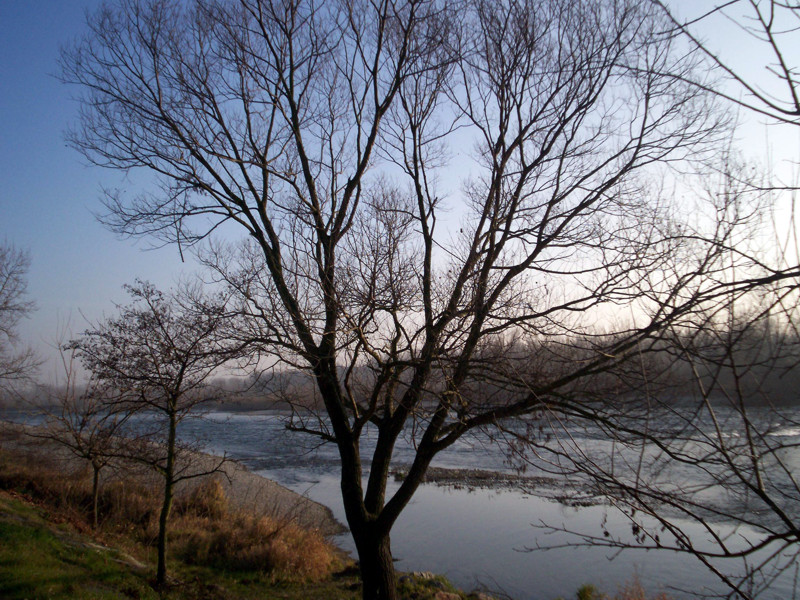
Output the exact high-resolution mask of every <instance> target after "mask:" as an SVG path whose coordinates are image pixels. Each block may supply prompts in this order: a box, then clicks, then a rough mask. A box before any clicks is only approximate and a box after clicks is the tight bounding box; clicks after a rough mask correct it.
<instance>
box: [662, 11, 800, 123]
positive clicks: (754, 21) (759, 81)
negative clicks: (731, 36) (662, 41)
mask: <svg viewBox="0 0 800 600" xmlns="http://www.w3.org/2000/svg"><path fill="white" fill-rule="evenodd" d="M650 1H651V2H653V3H654V4H655V5H657V6H658V7H659V8H660V9H661V10H662V11H663V12H664V14H665V15H667V17H668V19H669V21H670V22H671V25H672V27H671V28H669V29H666V30H665V31H664V32H663V33H664V34H666V35H671V34H678V35H679V36H681V37H683V38H685V39H687V40H688V41H689V42H690V43H691V44H692V46H693V47H694V48H696V49H697V50H699V51H700V52H702V53H703V54H704V55H705V56H706V57H707V58H708V59H709V60H710V61H711V62H712V63H713V64H714V65H716V66H717V67H718V68H719V70H720V71H721V72H722V73H724V74H725V78H724V80H725V81H726V82H727V83H729V84H732V85H728V86H723V85H708V82H701V81H697V80H691V79H690V80H689V81H692V82H693V83H694V84H696V85H700V86H702V87H704V88H705V89H706V90H707V91H710V92H712V93H715V94H718V95H720V96H722V97H724V98H725V99H726V100H729V101H730V102H733V103H734V104H737V105H739V106H742V107H744V108H746V109H747V110H748V111H753V112H755V113H758V114H760V115H764V116H766V117H768V118H769V119H770V120H773V121H777V122H783V123H788V124H794V125H797V124H799V123H800V72H799V71H798V65H797V64H796V63H795V62H794V56H795V54H796V51H795V48H796V47H797V44H798V41H800V40H799V38H800V36H798V31H800V3H798V2H796V1H795V0H728V1H726V2H708V3H703V4H701V3H698V4H697V5H696V8H699V11H698V12H697V14H694V15H692V16H690V17H685V16H678V15H677V13H676V12H675V11H674V10H672V8H671V6H670V3H669V2H664V1H662V0H650ZM715 18H717V19H718V18H723V19H726V20H728V21H729V22H731V23H733V24H734V25H735V26H736V28H737V29H738V31H739V32H740V33H741V35H742V37H743V39H744V40H747V41H748V42H755V45H756V47H758V48H759V49H763V50H765V51H766V55H767V56H768V57H769V58H768V62H767V63H766V64H764V65H762V66H763V70H761V72H759V73H754V72H752V71H748V70H747V69H746V68H744V67H743V66H742V65H737V64H736V61H735V60H733V57H729V56H725V55H724V54H723V53H721V52H720V50H718V49H714V48H713V47H712V45H711V43H709V41H708V39H707V38H708V35H705V36H704V35H703V34H702V33H701V28H702V27H703V26H707V25H708V24H709V22H712V21H713V19H715ZM678 76H679V77H680V76H681V75H678Z"/></svg>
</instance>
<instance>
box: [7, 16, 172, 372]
mask: <svg viewBox="0 0 800 600" xmlns="http://www.w3.org/2000/svg"><path fill="white" fill-rule="evenodd" d="M99 4H100V2H99V1H97V0H0V119H1V120H2V135H0V179H1V180H2V186H0V240H5V241H7V242H9V243H11V244H13V245H15V246H16V247H18V248H22V249H27V250H28V251H29V252H30V255H31V259H32V263H31V268H30V272H29V279H28V282H29V284H28V291H29V295H30V297H31V298H32V299H33V300H35V302H36V304H37V306H38V310H37V311H36V312H35V313H34V314H33V315H32V316H31V318H30V319H27V320H26V321H24V322H23V323H22V326H21V328H20V334H21V337H22V339H23V340H25V341H26V342H27V343H29V344H31V345H33V346H34V347H36V348H37V349H41V350H42V351H43V352H45V353H47V352H48V346H49V345H50V344H53V343H55V338H56V335H57V333H56V332H57V330H58V328H59V327H62V328H63V327H64V325H65V324H66V323H67V322H68V321H71V325H72V329H73V331H74V332H75V333H78V332H80V331H82V330H83V329H85V328H86V321H85V319H84V317H83V316H81V313H83V314H84V315H85V316H86V317H89V318H91V319H96V318H98V317H101V316H102V315H103V314H104V313H105V314H111V313H113V310H114V306H113V304H112V300H114V301H116V302H124V301H125V300H126V296H125V294H124V292H123V291H122V285H123V284H124V283H128V282H132V281H133V279H134V278H136V277H140V278H145V279H149V280H151V281H153V282H154V283H156V284H157V285H159V286H164V287H168V286H169V285H171V283H172V282H173V280H174V277H175V276H176V275H177V274H178V273H179V272H180V271H181V270H182V265H181V264H180V260H179V257H178V254H177V251H176V249H174V248H166V249H162V250H151V251H144V249H145V248H146V247H147V244H146V241H145V240H139V241H138V242H134V241H133V240H120V239H118V238H116V237H115V236H114V235H113V234H112V233H110V232H109V231H107V230H106V229H104V228H103V226H102V225H100V224H99V223H98V222H97V220H96V219H95V218H94V217H93V212H97V211H99V210H100V209H101V205H100V202H99V197H100V186H101V185H103V184H105V185H111V186H124V185H125V184H126V183H127V182H126V181H125V180H124V179H123V178H122V176H121V174H120V173H116V172H109V171H105V170H104V169H100V168H94V167H90V166H87V165H86V164H85V161H84V159H83V158H82V157H81V156H80V155H79V154H78V153H77V152H76V151H74V150H72V149H70V148H68V147H67V146H66V144H65V142H64V132H65V131H66V129H67V128H68V127H69V125H70V123H72V122H73V121H74V119H75V115H76V111H77V104H76V103H75V102H74V101H73V100H72V95H73V94H74V92H75V90H72V89H70V88H69V87H68V86H66V85H64V84H62V83H61V82H59V81H58V80H57V79H56V77H55V75H56V74H57V72H58V65H57V60H58V55H59V49H60V47H61V46H62V45H64V44H66V43H69V42H70V41H71V40H73V39H74V38H75V37H76V36H78V35H79V34H80V33H81V32H82V31H83V30H84V26H85V11H86V10H87V9H89V10H92V9H94V8H95V7H97V6H98V5H99ZM49 354H52V353H49ZM43 375H47V373H43Z"/></svg>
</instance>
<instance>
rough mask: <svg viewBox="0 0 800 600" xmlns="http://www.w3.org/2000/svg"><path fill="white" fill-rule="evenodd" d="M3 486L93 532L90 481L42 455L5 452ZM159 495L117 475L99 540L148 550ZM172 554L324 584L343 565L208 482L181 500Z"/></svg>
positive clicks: (105, 502) (106, 496)
mask: <svg viewBox="0 0 800 600" xmlns="http://www.w3.org/2000/svg"><path fill="white" fill-rule="evenodd" d="M0 488H2V489H8V490H14V491H16V492H18V493H22V494H24V495H25V496H27V497H28V498H29V499H31V500H33V501H34V502H36V503H37V504H39V505H42V506H45V507H46V508H47V510H48V511H49V512H50V513H51V517H52V518H54V519H55V520H60V521H68V522H70V523H72V524H73V525H74V526H75V527H76V528H77V529H78V530H79V531H86V530H89V529H91V526H90V522H91V477H90V475H89V473H88V472H75V471H68V470H65V469H64V467H63V465H59V464H49V463H48V462H47V461H45V460H42V457H40V456H38V457H31V456H30V455H27V454H23V453H13V454H12V453H10V452H8V451H2V452H0ZM159 498H160V491H159V490H157V489H152V488H148V487H146V486H145V485H143V484H141V483H139V482H138V481H136V480H135V479H134V478H127V479H126V478H123V477H116V478H114V480H112V481H110V482H107V483H106V484H105V485H104V486H103V487H102V489H101V495H100V522H101V525H100V531H99V532H98V533H99V534H100V535H106V536H113V537H115V538H117V539H119V538H120V537H124V538H126V539H128V540H130V541H131V542H132V543H134V544H139V545H141V546H144V548H145V550H146V551H147V550H149V549H151V548H152V546H154V544H155V540H156V537H157V531H158V523H157V520H158V513H159V510H160V502H159ZM169 544H170V550H169V551H170V554H171V555H172V556H173V557H177V558H180V559H182V560H183V561H184V562H185V563H188V564H194V565H203V566H211V567H222V568H225V569H228V570H235V571H256V572H259V573H262V574H267V575H269V576H270V577H271V578H272V579H274V580H293V581H298V580H303V581H321V580H323V579H325V578H327V577H329V576H330V575H331V574H332V573H333V572H334V571H335V570H336V569H338V568H340V567H341V566H342V565H341V559H340V554H339V552H338V551H337V550H336V549H335V548H334V547H333V546H332V545H331V544H329V543H328V542H327V541H326V540H325V538H324V537H323V536H322V535H320V534H319V533H318V532H316V531H309V530H305V529H302V528H300V527H298V526H297V525H295V524H294V523H292V522H288V521H280V520H276V519H273V518H269V517H266V516H261V515H254V514H248V513H245V512H243V511H239V510H232V509H231V507H230V504H229V501H228V498H227V497H226V495H225V491H224V489H223V487H222V485H221V484H220V482H219V481H216V480H214V479H208V480H206V481H205V482H203V483H201V484H200V485H199V486H197V487H196V488H195V489H194V490H193V491H192V492H191V493H188V494H186V495H184V496H179V497H177V498H176V500H175V503H174V508H173V511H172V514H171V517H170V525H169Z"/></svg>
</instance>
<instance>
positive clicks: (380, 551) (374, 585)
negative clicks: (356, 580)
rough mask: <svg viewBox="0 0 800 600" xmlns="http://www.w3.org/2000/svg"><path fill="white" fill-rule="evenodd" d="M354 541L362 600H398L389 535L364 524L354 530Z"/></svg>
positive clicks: (373, 526)
mask: <svg viewBox="0 0 800 600" xmlns="http://www.w3.org/2000/svg"><path fill="white" fill-rule="evenodd" d="M351 529H352V532H353V538H354V540H355V542H356V550H357V551H358V563H359V569H360V571H361V582H362V586H363V588H362V594H361V597H362V598H363V600H397V599H398V598H399V596H398V595H397V578H396V577H395V572H394V562H393V561H392V549H391V542H390V539H389V533H388V532H387V533H385V534H381V533H378V532H376V531H375V529H376V527H375V525H371V524H365V525H362V526H360V527H358V528H357V529H359V531H356V528H353V527H352V525H351Z"/></svg>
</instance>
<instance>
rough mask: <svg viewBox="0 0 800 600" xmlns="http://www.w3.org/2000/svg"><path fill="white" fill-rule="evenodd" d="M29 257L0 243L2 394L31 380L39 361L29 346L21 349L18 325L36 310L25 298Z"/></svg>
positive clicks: (0, 374) (0, 384)
mask: <svg viewBox="0 0 800 600" xmlns="http://www.w3.org/2000/svg"><path fill="white" fill-rule="evenodd" d="M29 267H30V258H29V256H28V255H27V254H26V253H25V252H22V251H21V250H17V249H15V248H14V247H13V246H10V245H8V244H0V393H3V394H11V393H13V392H14V391H15V389H16V386H17V385H18V384H19V383H21V382H24V381H27V380H29V379H30V376H31V375H32V374H33V372H34V371H35V370H36V367H38V365H39V361H38V359H37V357H36V355H35V354H34V352H33V351H32V350H30V349H22V350H19V349H17V348H16V346H17V343H18V336H17V327H18V326H19V322H20V320H21V319H23V318H24V317H26V316H27V315H28V314H30V312H31V311H32V310H33V309H34V304H33V302H31V301H29V300H26V299H25V291H26V288H27V280H26V276H27V273H28V268H29Z"/></svg>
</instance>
